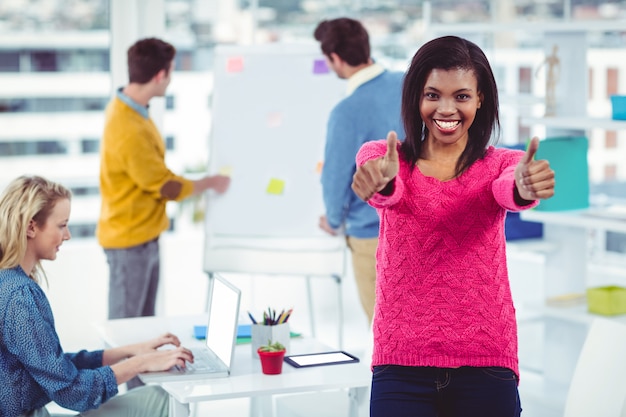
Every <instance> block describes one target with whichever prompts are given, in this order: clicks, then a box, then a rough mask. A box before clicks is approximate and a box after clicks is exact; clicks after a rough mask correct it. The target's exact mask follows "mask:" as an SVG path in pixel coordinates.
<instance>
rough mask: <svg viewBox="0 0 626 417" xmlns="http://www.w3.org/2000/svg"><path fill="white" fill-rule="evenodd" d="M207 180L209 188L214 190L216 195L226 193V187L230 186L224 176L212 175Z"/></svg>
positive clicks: (228, 179)
mask: <svg viewBox="0 0 626 417" xmlns="http://www.w3.org/2000/svg"><path fill="white" fill-rule="evenodd" d="M208 179H209V188H210V189H212V190H214V191H215V192H216V193H218V194H222V193H224V192H226V190H227V189H228V186H229V185H230V177H227V176H225V175H214V176H212V177H208Z"/></svg>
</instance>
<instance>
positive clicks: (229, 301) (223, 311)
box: [206, 274, 241, 369]
mask: <svg viewBox="0 0 626 417" xmlns="http://www.w3.org/2000/svg"><path fill="white" fill-rule="evenodd" d="M211 282H212V288H211V299H210V302H209V323H208V326H207V335H206V344H207V347H208V348H209V349H211V350H212V351H213V352H214V353H215V354H216V355H217V356H218V357H219V358H220V359H221V360H222V362H224V364H225V365H226V366H227V367H228V368H229V369H230V365H231V360H232V355H233V349H234V346H235V340H236V339H235V338H236V337H237V320H238V318H239V302H240V298H241V291H240V290H239V289H238V288H236V287H234V286H233V285H231V284H230V283H228V282H227V281H226V280H225V279H224V278H222V277H221V276H220V275H219V274H213V275H212V279H211Z"/></svg>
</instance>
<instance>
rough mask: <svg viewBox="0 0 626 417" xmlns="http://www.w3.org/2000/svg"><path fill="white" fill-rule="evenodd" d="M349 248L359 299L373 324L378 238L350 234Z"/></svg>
mask: <svg viewBox="0 0 626 417" xmlns="http://www.w3.org/2000/svg"><path fill="white" fill-rule="evenodd" d="M346 241H347V244H348V248H349V249H350V252H351V254H352V269H353V270H354V279H355V281H356V287H357V290H358V291H359V299H360V301H361V306H362V307H363V311H365V314H366V315H367V320H368V323H369V324H370V325H371V324H372V318H373V317H374V304H375V301H376V248H377V247H378V238H377V237H375V238H371V239H359V238H356V237H352V236H348V237H347V239H346Z"/></svg>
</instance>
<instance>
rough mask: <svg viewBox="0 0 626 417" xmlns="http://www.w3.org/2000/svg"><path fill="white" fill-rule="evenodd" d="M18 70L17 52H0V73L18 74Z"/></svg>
mask: <svg viewBox="0 0 626 417" xmlns="http://www.w3.org/2000/svg"><path fill="white" fill-rule="evenodd" d="M19 70H20V53H19V52H11V51H9V52H6V51H4V52H0V72H18V71H19Z"/></svg>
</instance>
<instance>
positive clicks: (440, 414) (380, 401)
mask: <svg viewBox="0 0 626 417" xmlns="http://www.w3.org/2000/svg"><path fill="white" fill-rule="evenodd" d="M520 413H521V406H520V399H519V394H518V391H517V377H516V375H515V374H514V373H513V371H511V370H509V369H506V368H500V367H488V368H474V367H467V366H465V367H461V368H431V367H408V366H397V365H381V366H375V367H374V372H373V378H372V393H371V400H370V417H519V415H520Z"/></svg>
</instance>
